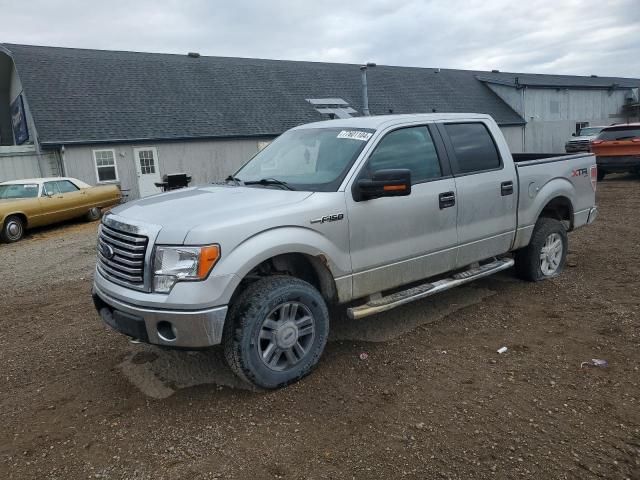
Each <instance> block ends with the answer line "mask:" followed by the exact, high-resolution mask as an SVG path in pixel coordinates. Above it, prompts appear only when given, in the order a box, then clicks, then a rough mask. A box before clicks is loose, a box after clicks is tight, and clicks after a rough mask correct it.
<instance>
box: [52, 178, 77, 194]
mask: <svg viewBox="0 0 640 480" xmlns="http://www.w3.org/2000/svg"><path fill="white" fill-rule="evenodd" d="M56 183H57V184H58V189H59V190H60V192H61V193H71V192H77V191H78V190H79V189H78V187H76V186H75V185H74V184H73V183H71V182H70V181H69V180H61V181H59V182H56Z"/></svg>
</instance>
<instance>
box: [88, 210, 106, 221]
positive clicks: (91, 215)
mask: <svg viewBox="0 0 640 480" xmlns="http://www.w3.org/2000/svg"><path fill="white" fill-rule="evenodd" d="M101 216H102V210H101V209H100V207H93V208H92V209H90V210H89V211H88V212H87V214H86V215H85V218H86V219H87V221H88V222H95V221H96V220H100V217H101Z"/></svg>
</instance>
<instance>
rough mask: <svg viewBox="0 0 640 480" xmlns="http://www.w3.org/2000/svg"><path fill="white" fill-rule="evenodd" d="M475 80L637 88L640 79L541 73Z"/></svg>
mask: <svg viewBox="0 0 640 480" xmlns="http://www.w3.org/2000/svg"><path fill="white" fill-rule="evenodd" d="M476 78H477V79H478V80H480V81H482V82H487V83H496V84H499V85H507V86H509V87H516V86H518V85H521V86H528V87H538V88H599V89H602V88H638V87H640V79H637V78H618V77H598V76H591V77H583V76H577V75H546V74H541V73H508V72H491V73H480V74H478V75H476Z"/></svg>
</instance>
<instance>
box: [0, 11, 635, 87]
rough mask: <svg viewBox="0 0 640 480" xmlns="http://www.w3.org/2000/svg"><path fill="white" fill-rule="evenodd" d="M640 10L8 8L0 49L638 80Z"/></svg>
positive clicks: (4, 14) (4, 18) (0, 39)
mask: <svg viewBox="0 0 640 480" xmlns="http://www.w3.org/2000/svg"><path fill="white" fill-rule="evenodd" d="M638 6H639V5H638V0H610V1H608V2H602V1H601V0H582V1H578V0H570V1H563V2H558V1H557V0H536V1H533V0H531V1H529V2H527V3H524V2H513V1H512V0H509V1H507V0H484V1H481V0H448V1H443V0H407V1H404V2H397V0H369V1H367V2H357V3H356V2H345V1H344V0H342V1H338V0H323V1H318V0H315V1H300V0H298V1H296V0H272V1H269V2H265V1H256V0H253V1H251V0H235V1H234V2H222V1H207V0H182V1H181V0H165V1H162V0H156V1H151V0H136V1H131V0H128V1H122V0H112V1H110V2H91V1H80V0H68V1H65V2H49V1H46V0H25V1H23V2H15V1H8V0H7V1H5V0H0V11H1V12H2V18H3V29H2V34H1V38H0V41H1V42H13V43H28V44H38V45H55V46H68V47H81V48H101V49H115V50H135V51H152V52H167V53H186V52H188V51H197V52H200V53H201V54H203V55H220V56H243V57H259V58H277V59H292V60H311V61H331V62H349V63H362V62H366V61H375V62H377V63H379V64H388V65H406V66H425V67H426V66H428V67H441V68H462V69H479V70H490V69H493V68H497V69H500V70H502V71H523V72H537V73H565V74H584V75H588V74H598V75H616V76H630V77H640V62H637V61H636V59H637V58H639V57H640V45H639V44H638V41H637V39H638V36H639V34H640V8H638Z"/></svg>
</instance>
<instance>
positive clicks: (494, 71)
mask: <svg viewBox="0 0 640 480" xmlns="http://www.w3.org/2000/svg"><path fill="white" fill-rule="evenodd" d="M491 73H500V70H491Z"/></svg>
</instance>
